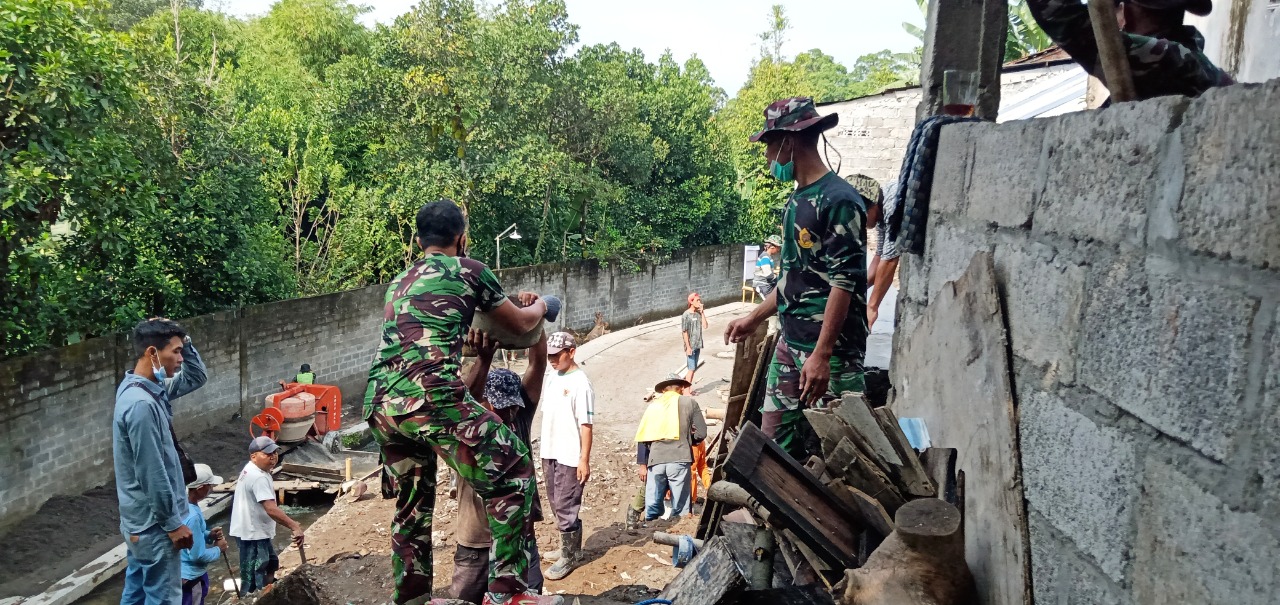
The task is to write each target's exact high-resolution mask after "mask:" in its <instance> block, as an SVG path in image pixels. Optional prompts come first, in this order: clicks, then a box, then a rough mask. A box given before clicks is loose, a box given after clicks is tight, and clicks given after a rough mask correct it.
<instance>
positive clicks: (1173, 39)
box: [1027, 0, 1234, 100]
mask: <svg viewBox="0 0 1280 605" xmlns="http://www.w3.org/2000/svg"><path fill="white" fill-rule="evenodd" d="M1027 7H1028V8H1030V9H1031V14H1032V15H1033V16H1035V18H1036V22H1037V23H1039V24H1040V28H1041V29H1043V30H1044V33H1046V34H1049V37H1050V38H1053V41H1054V42H1055V43H1057V44H1058V46H1061V47H1062V49H1063V50H1065V51H1067V53H1068V54H1070V55H1071V58H1072V59H1075V60H1076V63H1079V64H1080V67H1083V68H1084V70H1085V71H1087V72H1089V74H1090V75H1092V76H1094V77H1096V78H1098V79H1101V80H1103V81H1105V78H1104V77H1103V74H1102V63H1101V61H1099V60H1098V43H1097V42H1096V41H1095V40H1094V38H1093V25H1092V23H1091V22H1090V20H1089V7H1088V6H1085V5H1084V4H1081V3H1080V0H1028V1H1027ZM1116 7H1117V16H1118V17H1119V19H1120V27H1121V29H1123V30H1124V33H1123V35H1121V41H1122V42H1123V43H1124V47H1125V50H1126V51H1127V52H1128V55H1129V68H1130V69H1131V70H1132V71H1133V85H1134V89H1135V90H1136V91H1137V92H1138V100H1143V99H1150V98H1152V97H1159V96H1165V95H1186V96H1192V97H1194V96H1197V95H1199V94H1200V93H1203V92H1204V91H1206V90H1209V89H1210V88H1213V87H1215V86H1227V85H1229V84H1233V83H1234V81H1233V80H1232V79H1231V76H1229V75H1227V72H1225V71H1222V69H1220V68H1218V66H1216V65H1214V64H1213V62H1212V61H1210V60H1209V57H1206V56H1205V54H1204V36H1203V35H1201V34H1200V32H1199V30H1197V29H1196V28H1194V27H1192V26H1190V25H1183V23H1182V20H1183V17H1184V13H1191V14H1193V15H1200V16H1204V15H1207V14H1209V12H1210V11H1212V10H1213V0H1128V1H1127V2H1117V3H1116Z"/></svg>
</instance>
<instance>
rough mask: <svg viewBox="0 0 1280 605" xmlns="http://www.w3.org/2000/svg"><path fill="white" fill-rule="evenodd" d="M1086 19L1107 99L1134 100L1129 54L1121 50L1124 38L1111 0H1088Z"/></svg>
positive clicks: (1113, 2)
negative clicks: (1095, 47)
mask: <svg viewBox="0 0 1280 605" xmlns="http://www.w3.org/2000/svg"><path fill="white" fill-rule="evenodd" d="M1089 20H1090V21H1091V22H1092V24H1093V38H1094V41H1095V42H1096V43H1097V45H1098V61H1099V62H1101V63H1102V75H1103V80H1104V82H1103V83H1104V84H1106V85H1107V90H1109V91H1111V100H1112V101H1113V102H1116V103H1126V102H1129V101H1136V100H1138V91H1137V89H1136V88H1135V87H1134V85H1133V71H1132V70H1130V69H1129V53H1127V52H1126V51H1125V48H1124V38H1123V37H1122V35H1121V32H1120V27H1119V25H1118V24H1117V23H1116V3H1115V0H1089Z"/></svg>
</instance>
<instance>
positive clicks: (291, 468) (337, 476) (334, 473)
mask: <svg viewBox="0 0 1280 605" xmlns="http://www.w3.org/2000/svg"><path fill="white" fill-rule="evenodd" d="M280 470H281V472H283V473H285V474H289V475H293V476H295V477H305V478H311V479H317V480H321V481H337V482H338V483H341V482H342V481H343V479H344V477H343V475H342V471H341V470H340V469H333V468H328V467H324V466H315V465H311V464H295V463H291V462H286V463H284V464H282V465H280Z"/></svg>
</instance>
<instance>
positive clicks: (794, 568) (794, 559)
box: [773, 530, 822, 586]
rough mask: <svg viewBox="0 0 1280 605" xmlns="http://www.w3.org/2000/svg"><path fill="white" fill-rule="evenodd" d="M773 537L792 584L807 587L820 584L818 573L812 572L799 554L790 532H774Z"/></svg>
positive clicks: (811, 567)
mask: <svg viewBox="0 0 1280 605" xmlns="http://www.w3.org/2000/svg"><path fill="white" fill-rule="evenodd" d="M773 537H774V539H775V540H777V542H778V553H779V554H781V555H782V561H783V563H784V564H785V565H786V567H787V569H788V570H789V571H790V572H791V578H792V580H791V583H792V584H794V585H796V586H807V585H810V584H820V583H822V580H821V579H820V578H819V577H818V572H816V571H814V570H813V566H812V565H810V564H809V561H808V560H807V559H805V558H804V555H802V554H800V549H798V548H796V545H795V540H794V535H793V534H791V532H786V531H778V530H774V532H773Z"/></svg>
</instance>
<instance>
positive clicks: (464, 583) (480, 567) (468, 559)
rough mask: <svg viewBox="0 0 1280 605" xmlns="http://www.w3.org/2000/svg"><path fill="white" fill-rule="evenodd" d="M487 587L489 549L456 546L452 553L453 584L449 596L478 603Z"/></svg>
mask: <svg viewBox="0 0 1280 605" xmlns="http://www.w3.org/2000/svg"><path fill="white" fill-rule="evenodd" d="M488 587H489V549H487V548H469V547H466V546H462V545H458V547H457V550H455V551H454V553H453V583H452V585H451V586H450V587H449V594H450V596H452V597H453V598H455V599H460V600H463V601H469V602H471V603H479V602H480V600H481V599H483V598H484V593H485V590H487V589H488Z"/></svg>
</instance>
